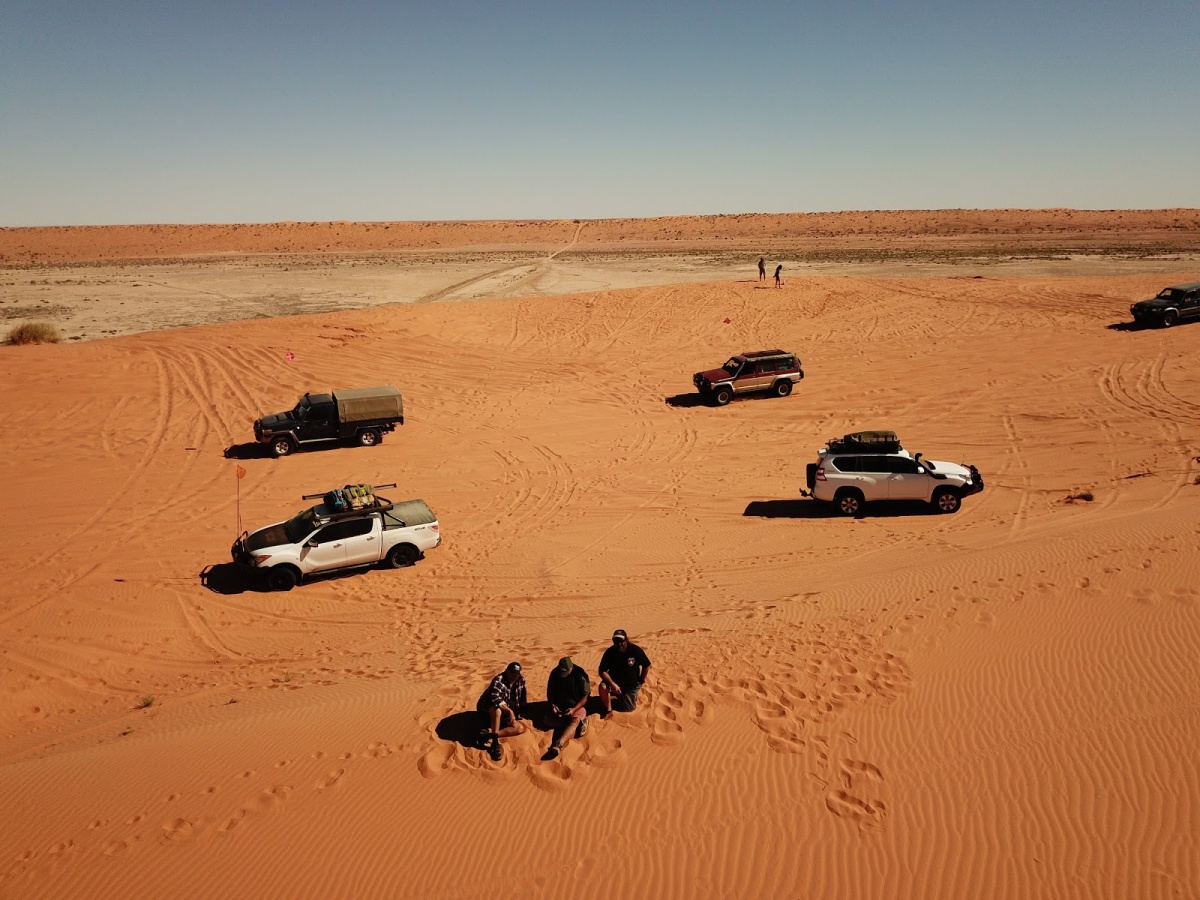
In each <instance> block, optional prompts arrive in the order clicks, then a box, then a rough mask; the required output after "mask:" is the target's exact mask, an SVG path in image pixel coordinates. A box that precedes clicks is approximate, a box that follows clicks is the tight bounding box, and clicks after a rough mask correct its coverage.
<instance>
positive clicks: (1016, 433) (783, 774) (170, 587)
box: [0, 214, 1200, 900]
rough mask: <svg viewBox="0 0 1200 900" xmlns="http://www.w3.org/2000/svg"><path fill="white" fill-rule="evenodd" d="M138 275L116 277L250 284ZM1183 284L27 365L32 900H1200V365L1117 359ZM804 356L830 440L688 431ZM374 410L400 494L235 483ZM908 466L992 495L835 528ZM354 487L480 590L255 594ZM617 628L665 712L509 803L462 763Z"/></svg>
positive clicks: (13, 860)
mask: <svg viewBox="0 0 1200 900" xmlns="http://www.w3.org/2000/svg"><path fill="white" fill-rule="evenodd" d="M914 215H919V214H914ZM1077 215H1078V214H1077ZM250 227H252V226H247V228H250ZM345 227H347V228H348V227H350V226H345ZM355 227H362V228H365V227H367V226H355ZM377 227H382V226H377ZM529 227H533V228H546V229H547V230H548V231H549V230H550V229H551V226H550V225H536V224H535V225H532V226H529ZM564 227H565V226H564ZM645 227H646V228H653V227H655V226H654V225H652V224H650V223H647V224H646V225H645ZM301 230H302V229H301V228H300V227H299V226H297V228H296V231H298V232H299V231H301ZM117 231H118V235H117V236H116V237H113V239H112V240H111V241H104V240H97V241H94V242H93V243H92V244H91V246H92V247H94V248H96V249H95V253H96V256H97V258H101V257H107V256H110V255H116V256H123V255H144V254H145V253H149V252H151V251H153V252H164V253H185V252H187V253H210V252H227V251H229V250H230V247H229V246H228V245H227V244H223V243H221V242H220V241H216V242H214V243H211V244H210V243H204V242H203V241H197V242H195V243H188V244H186V245H176V244H171V243H170V241H168V240H166V239H165V238H164V239H163V240H161V241H157V239H155V240H151V239H150V238H149V237H147V236H146V235H147V234H149V233H150V232H148V231H146V232H144V233H143V235H142V236H141V237H138V238H137V239H136V240H131V241H130V240H125V238H124V237H122V236H121V234H120V230H117ZM214 233H215V232H214ZM634 233H635V232H634V231H630V232H629V234H634ZM5 239H6V240H9V239H11V232H9V233H7V234H6V236H5ZM546 239H547V240H548V241H551V240H560V239H561V236H559V237H552V236H551V235H549V233H548V234H547V237H546ZM630 239H634V238H630ZM156 241H157V242H156ZM45 246H49V244H47V245H45ZM64 246H65V245H64ZM264 246H265V245H264ZM155 248H157V249H155ZM241 249H242V250H243V251H244V250H247V249H248V248H247V247H245V246H242V247H241ZM39 252H40V251H39ZM5 253H6V256H7V255H9V254H11V253H12V251H11V250H6V251H5ZM45 253H46V254H47V255H48V256H54V255H55V254H65V255H66V256H69V253H68V252H67V251H66V250H64V249H62V248H61V247H60V248H58V249H48V250H46V251H45ZM9 258H11V256H9ZM56 258H58V257H56ZM71 258H77V257H71ZM1189 277H1192V278H1196V277H1200V272H1196V273H1191V274H1190V275H1189ZM1178 280H1184V279H1182V278H1180V279H1178ZM1161 282H1162V279H1161V276H1158V275H1142V276H1134V277H1121V278H1116V277H1114V278H1069V279H1068V278H1063V279H1042V278H1003V279H1000V278H980V279H975V278H941V279H894V280H890V279H882V278H880V279H860V278H845V277H811V278H804V279H796V280H792V281H789V282H788V283H787V285H786V287H785V288H784V289H782V290H774V289H770V288H765V289H760V288H759V287H758V285H757V284H755V283H741V282H734V281H720V282H708V283H700V284H687V285H665V286H655V287H645V288H638V289H632V290H623V291H610V292H601V293H588V294H579V295H573V296H570V297H534V298H518V299H511V300H501V301H482V302H472V303H454V304H449V303H443V304H437V303H435V304H421V305H406V306H392V307H386V308H379V309H372V310H362V311H352V312H342V313H337V314H330V315H322V316H297V317H292V318H287V319H278V320H259V321H252V322H239V323H230V324H218V325H209V326H205V327H200V328H191V329H179V330H175V331H169V332H150V333H145V334H140V335H132V336H126V337H121V338H117V339H113V340H107V341H91V342H85V343H79V344H71V345H57V346H33V347H15V348H12V347H6V348H0V389H3V391H4V393H5V395H6V396H7V397H9V398H10V402H9V403H8V404H6V410H7V414H6V426H7V428H6V434H7V447H6V452H5V454H4V455H3V457H2V462H0V465H2V466H3V479H2V482H0V483H2V484H3V486H4V493H5V502H4V510H5V515H4V516H3V518H2V519H0V548H2V549H0V583H2V584H3V585H4V590H3V592H2V594H3V599H2V600H0V621H2V623H3V629H2V630H0V690H2V691H3V693H4V696H5V698H6V699H5V702H4V704H3V705H2V706H0V761H2V765H0V795H2V796H3V797H4V798H5V804H4V805H5V815H4V816H3V819H2V824H0V897H14V898H15V897H22V898H24V897H39V898H50V897H61V898H75V897H131V896H132V897H173V898H182V897H197V898H201V897H205V898H207V897H216V896H223V897H288V898H296V897H311V898H328V897H355V898H361V897H434V896H436V897H494V896H520V897H528V896H538V897H540V896H546V897H550V896H556V897H557V896H564V895H566V896H572V897H585V898H586V897H609V896H612V895H613V894H614V892H616V893H619V894H620V895H622V896H629V897H647V898H651V897H653V898H662V897H679V898H684V897H818V896H819V897H823V898H881V900H882V898H889V900H891V898H921V900H927V898H962V897H972V898H984V897H987V898H1011V897H1089V898H1094V897H1095V898H1099V897H1103V898H1130V897H1138V898H1142V897H1145V898H1159V897H1162V898H1166V897H1194V896H1198V895H1200V828H1197V819H1196V809H1197V806H1198V804H1200V775H1198V774H1197V767H1196V764H1195V763H1196V754H1195V750H1194V748H1195V746H1196V745H1197V741H1198V739H1200V707H1198V705H1197V687H1198V684H1197V676H1196V658H1197V657H1196V647H1197V646H1200V554H1198V553H1197V551H1198V550H1200V462H1198V461H1197V459H1198V458H1200V401H1198V399H1197V398H1200V350H1198V349H1197V348H1198V346H1200V345H1198V343H1197V340H1196V337H1197V333H1198V331H1200V325H1185V326H1181V327H1179V328H1175V329H1170V330H1164V331H1129V330H1120V329H1112V328H1108V327H1106V326H1109V325H1112V324H1114V323H1119V322H1122V321H1124V320H1125V319H1126V318H1127V307H1128V304H1129V303H1130V301H1131V300H1132V299H1136V298H1139V297H1142V296H1147V295H1148V294H1150V293H1152V292H1154V291H1156V290H1157V289H1158V288H1159V287H1161V286H1162V283H1161ZM776 346H779V347H783V348H787V349H790V350H793V351H795V352H797V353H798V354H799V355H800V356H801V357H802V358H803V360H804V364H805V369H806V371H807V373H808V377H807V378H806V379H805V380H804V381H803V382H802V383H801V384H800V385H799V386H798V388H797V390H796V391H795V393H794V394H793V395H792V396H791V397H789V398H785V399H753V400H745V401H737V402H734V403H733V404H731V405H730V406H729V407H727V408H724V409H713V408H709V407H706V406H698V405H694V404H693V403H691V402H690V400H689V399H688V397H687V395H688V393H689V391H690V382H689V379H690V375H691V373H692V372H693V371H695V370H697V369H699V368H701V367H705V368H707V367H710V366H713V365H717V364H719V363H720V362H721V361H723V360H724V358H725V357H726V356H727V355H728V354H729V353H730V352H734V351H738V350H744V349H757V348H763V347H776ZM285 351H291V352H292V353H294V356H295V359H294V361H292V362H290V363H289V362H285V361H284V360H283V356H284V353H285ZM375 383H395V384H397V385H399V386H400V387H401V389H402V390H403V391H404V393H405V396H406V401H407V406H408V412H409V419H408V421H407V423H406V424H405V425H404V426H403V428H401V429H400V430H399V431H398V432H397V433H396V434H395V435H393V436H390V437H389V438H388V439H387V440H386V441H385V442H384V443H383V444H382V445H381V446H380V447H377V448H373V449H357V448H340V449H334V450H329V451H326V452H316V453H303V454H299V455H297V456H294V457H291V458H288V459H284V460H278V461H276V460H271V459H258V458H250V459H242V460H236V459H228V458H226V457H225V456H224V455H223V451H224V450H225V448H227V447H229V446H230V445H234V444H239V443H242V442H245V441H248V440H249V439H250V423H251V420H252V419H253V418H254V416H255V415H256V414H257V413H259V412H262V411H264V410H271V409H277V408H282V407H284V406H287V405H289V404H290V403H291V402H293V401H294V399H295V397H296V396H297V395H298V394H299V393H301V392H303V391H305V390H319V389H327V388H330V387H336V386H342V385H361V384H375ZM667 401H671V402H667ZM870 427H884V428H893V429H895V430H896V431H897V432H899V434H900V435H901V437H902V438H903V439H904V441H905V443H906V445H907V446H908V447H909V448H910V449H912V450H922V451H924V452H926V453H927V454H928V455H929V456H931V457H933V458H935V459H937V458H940V459H949V460H955V461H959V460H965V461H968V462H971V463H974V464H975V465H977V466H978V467H979V468H980V470H981V471H982V472H983V473H984V475H985V477H986V479H987V484H988V487H987V489H986V490H985V491H984V492H983V493H982V494H980V495H978V496H975V497H971V498H968V499H967V500H966V501H965V502H964V504H963V508H962V510H961V511H960V512H959V513H958V514H956V515H953V516H937V515H927V514H923V512H922V511H921V510H912V509H908V508H904V509H900V510H895V509H888V510H884V509H880V510H877V511H875V512H873V514H871V515H868V516H867V517H865V518H863V519H860V520H844V519H840V518H835V517H832V516H831V515H830V514H829V512H828V511H827V510H826V509H824V508H823V507H820V506H818V505H816V504H814V503H813V502H811V501H808V500H805V499H802V498H801V497H800V496H799V494H798V489H799V488H800V487H801V486H802V485H803V483H804V467H805V464H806V463H808V462H810V461H812V460H813V459H814V457H815V451H816V449H817V447H818V446H820V445H821V444H822V443H823V441H824V440H825V439H827V438H829V437H830V436H833V435H836V434H840V433H843V432H846V431H850V430H855V429H859V428H870ZM239 465H240V466H242V467H244V468H245V470H246V472H247V474H246V477H245V478H244V479H243V480H242V481H240V482H239V481H238V480H237V478H236V477H235V471H236V467H237V466H239ZM348 481H367V482H374V483H381V482H390V481H396V482H399V484H400V485H401V486H400V488H398V489H397V490H396V491H394V492H392V493H393V494H394V495H396V496H397V497H421V498H423V499H425V500H426V501H427V502H428V503H429V504H430V506H431V507H432V508H433V509H434V510H435V512H436V513H437V514H438V516H439V519H440V522H441V527H442V533H443V535H444V544H443V546H442V547H440V548H438V549H437V550H434V551H431V552H430V553H429V554H428V556H427V558H426V559H425V560H423V561H421V562H419V563H418V564H417V565H416V566H414V567H413V568H411V569H404V570H399V571H368V572H363V573H359V574H354V575H351V576H348V577H344V578H334V579H327V580H323V581H317V582H314V583H310V584H305V585H302V586H300V587H299V588H297V589H296V590H294V591H292V592H290V593H286V594H267V593H260V592H257V591H255V590H252V589H248V588H247V587H246V585H245V584H244V583H242V582H239V581H237V580H236V579H233V578H231V577H229V575H228V573H227V572H225V571H224V568H223V567H222V566H221V564H223V563H225V562H226V561H227V560H228V552H229V551H228V548H229V545H230V543H231V541H232V540H233V538H234V536H235V534H236V533H237V531H238V529H239V528H241V527H250V528H253V527H257V526H260V525H265V524H268V523H270V522H273V521H276V520H278V519H280V518H283V517H285V516H287V515H289V514H290V513H292V512H294V511H296V510H297V509H299V508H301V506H302V505H304V504H303V502H302V501H301V499H300V495H301V494H304V493H310V492H313V491H318V490H322V489H325V488H328V487H332V486H334V485H338V484H342V483H345V482H348ZM1084 495H1087V496H1090V497H1091V499H1090V500H1086V499H1083V496H1084ZM1072 498H1074V499H1072ZM214 566H216V567H218V568H217V569H216V570H215V571H214V570H210V571H209V573H208V576H209V577H208V578H207V585H206V583H205V580H203V579H202V578H201V575H200V573H201V572H203V571H204V570H205V569H206V568H207V567H214ZM614 627H624V628H627V629H629V631H630V634H631V636H632V637H633V639H634V640H635V641H636V642H637V643H639V644H640V645H642V646H643V647H644V648H645V649H646V651H647V652H648V654H649V655H650V657H651V659H652V660H653V664H654V665H653V669H652V672H651V677H650V681H649V683H648V685H647V688H646V690H645V692H644V694H643V698H642V704H641V706H640V708H639V709H638V711H637V712H635V713H633V714H629V715H624V716H616V717H614V718H613V719H611V720H608V721H599V720H598V719H596V718H594V717H593V719H592V724H591V728H590V731H589V733H588V734H587V735H586V736H585V737H584V738H583V739H581V740H579V741H574V742H572V743H571V744H569V745H568V747H567V749H566V751H565V752H564V753H563V755H562V756H561V757H560V758H559V759H558V760H555V761H553V762H541V761H540V759H539V757H540V755H541V753H542V752H543V750H544V749H545V747H546V745H547V744H548V741H549V736H548V735H547V734H546V733H544V732H541V731H533V732H531V733H527V734H525V735H523V736H521V737H520V738H517V739H515V740H513V741H511V742H510V743H508V744H507V745H506V747H505V754H504V758H503V761H502V762H501V763H499V764H493V763H491V762H490V761H489V760H487V759H486V757H485V756H484V754H482V753H481V752H480V751H478V750H475V749H471V748H468V747H465V746H463V745H462V744H460V743H457V742H455V741H454V740H448V739H446V738H445V737H444V736H443V735H445V734H447V733H450V734H454V733H456V732H454V731H453V728H454V726H455V725H456V724H457V723H458V722H459V721H460V720H461V718H462V717H461V714H462V713H464V712H466V711H469V710H471V709H472V708H473V706H474V703H475V700H476V697H477V696H478V694H479V692H480V691H481V690H482V689H483V687H484V685H485V684H486V682H487V679H488V678H489V677H490V676H491V675H492V674H494V673H495V672H497V671H499V670H500V668H502V667H503V665H504V663H506V662H507V661H508V660H509V659H519V660H522V661H523V662H524V663H525V666H526V672H527V675H528V677H529V681H530V688H531V693H532V695H533V698H534V699H541V698H542V696H543V690H544V685H545V679H546V676H547V673H548V672H549V668H550V667H551V666H552V665H553V663H554V662H555V661H556V660H557V659H558V658H559V657H560V656H563V655H570V656H573V657H574V658H575V659H576V660H577V661H578V662H580V663H581V664H583V665H584V666H585V667H587V668H588V669H589V670H590V671H591V672H592V674H593V676H594V675H595V665H596V662H597V660H598V659H599V656H600V653H601V651H602V650H603V649H604V647H605V645H606V644H607V641H608V636H609V635H610V633H611V631H612V629H613V628H614ZM448 729H449V732H448V731H447V730H448Z"/></svg>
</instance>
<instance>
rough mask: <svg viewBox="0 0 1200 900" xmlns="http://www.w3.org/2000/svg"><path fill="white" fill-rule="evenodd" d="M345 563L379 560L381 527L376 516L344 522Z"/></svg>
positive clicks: (352, 563) (363, 562)
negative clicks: (346, 526) (345, 526)
mask: <svg viewBox="0 0 1200 900" xmlns="http://www.w3.org/2000/svg"><path fill="white" fill-rule="evenodd" d="M345 524H346V525H348V526H351V527H350V528H348V529H347V533H346V565H348V566H362V565H366V564H367V563H373V562H378V561H379V541H380V533H381V530H382V529H381V528H380V524H379V517H378V516H367V517H366V518H365V519H355V520H354V521H353V522H346V523H345Z"/></svg>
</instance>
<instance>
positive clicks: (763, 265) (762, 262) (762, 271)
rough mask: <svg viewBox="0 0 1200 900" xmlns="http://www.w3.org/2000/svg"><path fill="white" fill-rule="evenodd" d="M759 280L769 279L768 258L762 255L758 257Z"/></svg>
mask: <svg viewBox="0 0 1200 900" xmlns="http://www.w3.org/2000/svg"><path fill="white" fill-rule="evenodd" d="M758 280H759V281H766V280H767V260H766V258H765V257H762V256H760V257H759V258H758Z"/></svg>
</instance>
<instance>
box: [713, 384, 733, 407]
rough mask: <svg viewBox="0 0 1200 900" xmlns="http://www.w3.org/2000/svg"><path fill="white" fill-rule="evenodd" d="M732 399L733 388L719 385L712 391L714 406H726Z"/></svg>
mask: <svg viewBox="0 0 1200 900" xmlns="http://www.w3.org/2000/svg"><path fill="white" fill-rule="evenodd" d="M732 399H733V388H730V387H719V388H717V389H716V390H715V391H713V392H712V401H713V405H715V406H728V405H729V401H730V400H732Z"/></svg>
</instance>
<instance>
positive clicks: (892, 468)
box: [884, 456, 929, 500]
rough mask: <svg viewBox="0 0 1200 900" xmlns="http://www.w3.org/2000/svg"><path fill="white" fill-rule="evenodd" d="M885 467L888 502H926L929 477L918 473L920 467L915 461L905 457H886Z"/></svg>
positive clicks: (920, 472)
mask: <svg viewBox="0 0 1200 900" xmlns="http://www.w3.org/2000/svg"><path fill="white" fill-rule="evenodd" d="M884 460H885V463H884V464H885V465H886V466H887V468H888V470H889V472H890V474H889V475H888V499H889V500H928V499H929V476H928V475H926V474H925V473H924V472H922V471H918V470H919V469H920V466H918V465H917V461H916V460H915V459H909V458H908V457H907V456H886V457H884Z"/></svg>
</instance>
